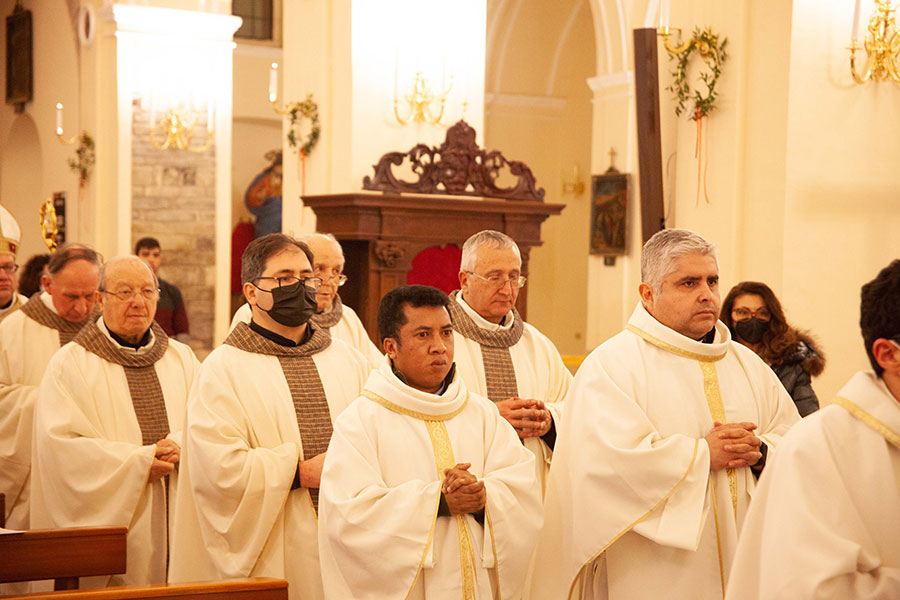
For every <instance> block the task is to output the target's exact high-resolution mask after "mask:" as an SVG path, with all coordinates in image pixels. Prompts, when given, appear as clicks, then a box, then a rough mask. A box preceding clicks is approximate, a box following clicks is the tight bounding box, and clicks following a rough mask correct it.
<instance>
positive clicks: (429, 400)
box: [319, 285, 541, 600]
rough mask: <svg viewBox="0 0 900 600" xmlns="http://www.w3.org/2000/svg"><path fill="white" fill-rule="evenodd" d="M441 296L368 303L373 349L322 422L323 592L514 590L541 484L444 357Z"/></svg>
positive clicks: (500, 423)
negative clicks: (341, 406)
mask: <svg viewBox="0 0 900 600" xmlns="http://www.w3.org/2000/svg"><path fill="white" fill-rule="evenodd" d="M449 303H450V300H449V299H448V298H447V295H446V294H444V293H443V292H441V291H440V290H437V289H435V288H431V287H427V286H420V285H411V286H401V287H399V288H396V289H394V290H392V291H390V292H388V293H387V294H386V295H385V297H384V298H383V299H382V301H381V305H380V307H379V311H378V330H379V336H380V337H381V338H382V340H383V345H384V349H385V352H386V353H387V357H386V358H385V359H384V362H383V363H382V364H381V367H380V368H379V369H378V370H377V371H373V372H372V374H371V375H370V376H369V379H368V380H367V381H366V386H365V389H363V391H362V393H361V394H360V397H359V398H358V399H357V400H356V401H355V402H354V403H353V404H351V405H350V407H348V408H347V410H345V411H344V413H343V414H342V415H341V416H340V417H339V418H338V420H337V422H336V423H335V429H334V437H333V438H332V441H331V446H330V447H329V449H328V457H327V458H326V459H325V468H324V470H323V471H322V495H321V503H320V505H319V506H320V513H319V518H320V521H319V548H320V554H321V557H322V579H323V581H324V584H325V595H326V598H329V599H331V600H344V599H347V598H354V599H355V600H362V599H371V600H376V599H377V600H380V599H382V598H409V599H426V598H427V599H428V600H444V599H446V600H449V599H453V600H458V599H465V600H476V599H488V598H507V599H510V600H515V599H517V598H521V597H522V595H523V592H524V584H525V576H526V573H527V570H528V566H529V559H530V557H531V555H532V551H533V548H534V542H535V539H536V535H537V531H538V529H539V528H540V525H541V495H540V488H539V486H538V483H537V480H536V478H535V475H534V455H532V454H531V453H530V452H529V451H528V450H526V449H525V448H524V447H523V446H522V444H521V443H520V442H519V439H518V438H517V437H516V435H515V433H514V432H513V430H512V428H511V427H510V426H509V425H508V424H507V423H506V421H504V420H503V418H502V417H501V416H500V414H499V412H498V411H497V409H496V407H495V406H494V405H493V403H491V402H490V401H489V400H488V399H486V398H484V397H482V396H479V395H477V394H475V393H470V392H468V391H467V389H466V386H465V384H464V383H463V381H462V379H461V378H460V377H459V375H458V374H456V373H455V367H454V364H453V347H454V341H453V339H454V338H453V328H452V325H451V323H450V314H449V312H448V310H447V307H448V305H449Z"/></svg>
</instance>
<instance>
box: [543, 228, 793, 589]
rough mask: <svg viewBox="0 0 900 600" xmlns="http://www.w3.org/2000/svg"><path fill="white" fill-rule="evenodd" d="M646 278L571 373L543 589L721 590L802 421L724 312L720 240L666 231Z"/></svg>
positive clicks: (653, 241)
mask: <svg viewBox="0 0 900 600" xmlns="http://www.w3.org/2000/svg"><path fill="white" fill-rule="evenodd" d="M641 280H642V283H641V285H640V288H639V292H640V297H641V302H640V303H638V305H637V308H635V310H634V313H633V314H632V315H631V318H630V319H629V320H628V324H627V325H626V328H625V331H623V332H621V333H619V334H618V335H616V336H614V337H613V338H611V339H609V340H608V341H606V342H605V343H603V344H602V345H600V346H599V347H598V348H597V349H596V350H594V351H593V352H592V353H591V355H590V356H588V358H587V360H586V361H585V362H584V364H582V366H581V368H580V369H579V370H578V374H577V375H576V377H575V382H574V384H573V386H572V391H571V393H570V395H569V398H568V407H567V414H566V420H565V422H564V423H563V424H562V427H561V431H560V436H559V442H558V443H557V445H556V453H555V457H554V461H553V469H552V470H551V472H550V483H549V487H548V490H547V498H546V502H545V507H544V508H545V528H544V531H543V532H542V534H541V539H540V541H539V543H538V560H537V564H538V565H540V566H541V568H539V569H538V570H537V573H536V575H535V579H534V583H535V585H534V589H533V590H532V597H534V598H610V599H615V598H629V599H635V600H640V599H642V598H662V597H665V598H710V599H711V598H717V599H718V598H722V595H723V594H724V590H725V585H726V581H727V578H728V574H729V570H730V568H731V559H732V557H733V556H734V551H735V548H736V545H737V538H738V532H739V531H740V529H741V523H742V521H743V519H744V515H745V514H746V511H747V506H748V504H749V502H750V494H751V493H752V490H753V488H754V487H755V484H756V477H755V475H756V474H757V473H758V472H759V470H761V468H762V465H763V464H764V462H765V457H766V453H767V452H770V451H771V450H772V449H773V448H774V447H775V445H776V444H777V443H778V441H779V440H780V438H781V436H782V435H783V434H784V433H785V432H786V431H787V429H788V428H789V427H790V426H791V425H792V424H793V423H795V422H797V421H799V420H800V415H799V414H797V409H796V408H795V407H794V404H793V402H792V401H791V398H790V396H788V394H787V392H785V391H784V388H783V387H782V386H781V384H780V383H779V381H778V378H777V377H776V376H775V374H774V373H773V372H772V370H771V369H770V368H769V367H768V366H766V364H765V363H763V362H762V361H761V360H760V359H759V358H758V357H757V356H756V354H754V353H753V352H752V351H750V350H749V349H747V348H746V347H744V346H742V345H741V344H739V343H736V342H734V341H732V339H731V336H730V334H729V331H728V328H727V327H725V325H724V324H722V323H721V322H719V321H718V320H717V317H718V314H719V270H718V263H717V261H716V251H715V248H714V247H713V246H712V244H710V243H708V242H707V241H706V240H704V239H703V238H702V237H700V236H699V235H697V234H696V233H693V232H690V231H686V230H680V229H669V230H665V231H661V232H659V233H657V234H656V235H654V236H653V237H652V238H650V240H648V241H647V243H646V244H645V245H644V249H643V252H642V254H641Z"/></svg>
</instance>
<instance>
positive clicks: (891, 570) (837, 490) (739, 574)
mask: <svg viewBox="0 0 900 600" xmlns="http://www.w3.org/2000/svg"><path fill="white" fill-rule="evenodd" d="M898 305H900V260H894V261H893V262H891V264H890V265H888V266H887V267H885V268H884V269H882V270H881V272H880V273H879V274H878V276H877V277H875V279H873V280H872V281H870V282H869V283H867V284H865V285H864V286H863V287H862V294H861V303H860V319H859V324H860V329H861V330H862V337H863V342H864V344H865V349H866V354H867V355H868V357H869V363H870V364H871V365H872V370H871V371H860V372H858V373H856V374H855V375H854V376H853V377H852V378H851V379H850V381H849V382H847V384H846V385H845V386H844V387H843V389H841V391H840V392H838V395H837V398H836V399H835V400H834V402H833V403H832V404H831V405H830V406H826V407H825V408H823V409H822V410H820V411H818V412H816V413H813V414H812V415H811V416H809V417H807V419H804V420H803V421H802V422H801V423H799V424H798V425H797V426H796V427H794V428H793V429H792V430H791V431H790V433H788V435H787V436H786V437H785V438H784V441H783V442H782V444H781V447H780V448H779V449H778V455H777V456H776V458H775V460H774V461H772V462H771V463H770V464H769V466H767V467H766V473H765V474H764V475H763V477H762V478H761V479H760V482H759V487H758V488H757V489H756V493H755V494H754V496H753V504H752V505H751V506H750V512H749V513H748V514H747V520H746V522H745V526H744V532H743V533H742V535H741V541H740V543H739V544H738V550H737V554H736V555H735V562H734V567H733V569H732V574H731V580H730V581H729V582H728V593H727V595H726V598H727V599H728V600H750V599H759V600H780V599H782V598H791V599H793V598H823V599H834V600H843V599H845V598H856V599H860V600H863V599H865V600H875V599H884V600H888V599H894V598H900V311H898V310H897V306H898Z"/></svg>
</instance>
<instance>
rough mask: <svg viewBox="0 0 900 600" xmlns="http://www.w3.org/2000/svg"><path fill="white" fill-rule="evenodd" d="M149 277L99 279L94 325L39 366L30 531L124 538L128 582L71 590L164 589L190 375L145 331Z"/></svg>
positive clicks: (121, 263)
mask: <svg viewBox="0 0 900 600" xmlns="http://www.w3.org/2000/svg"><path fill="white" fill-rule="evenodd" d="M158 298H159V288H158V287H157V280H156V276H155V275H154V274H153V271H151V270H150V267H148V266H147V265H146V264H145V263H144V262H143V261H142V260H141V259H139V258H138V257H136V256H122V257H119V258H114V259H112V260H110V261H109V262H107V263H106V264H104V265H103V266H102V267H101V269H100V282H99V291H98V292H97V303H98V304H99V306H100V311H101V317H100V318H99V319H98V320H97V321H91V322H89V323H87V324H86V325H85V326H84V327H82V328H81V331H79V332H78V334H77V335H76V336H75V338H74V339H73V340H72V343H70V344H66V345H65V346H63V347H62V348H61V349H60V350H59V351H58V352H57V353H56V354H54V355H53V358H52V359H51V360H50V364H49V365H48V366H47V371H46V373H45V374H44V378H43V380H42V381H41V387H40V390H39V392H38V399H37V402H36V403H35V408H34V446H33V458H32V461H33V462H32V477H31V486H32V487H31V525H32V527H33V528H35V529H54V528H61V527H127V528H128V537H127V548H126V550H127V565H126V567H127V570H126V572H125V573H124V574H120V575H113V576H98V577H87V578H82V579H81V587H103V586H105V585H127V584H139V585H146V584H150V583H163V582H164V581H165V580H166V564H167V562H168V555H169V531H170V526H171V510H170V509H171V506H172V504H171V498H173V497H174V492H175V490H176V489H177V483H178V472H177V470H176V469H175V467H176V465H177V464H178V462H179V458H180V454H181V445H182V443H183V442H182V422H183V420H184V410H185V402H186V400H187V394H188V390H190V388H191V385H192V384H193V381H194V376H195V374H196V372H197V370H198V369H199V364H198V363H197V359H196V358H195V357H194V353H193V352H192V351H191V349H190V348H189V347H188V346H186V345H184V344H182V343H180V342H177V341H175V340H170V339H169V338H168V337H166V334H165V332H164V331H163V330H162V329H161V328H160V327H159V325H157V324H156V323H155V322H154V321H153V315H154V314H155V312H156V301H157V299H158Z"/></svg>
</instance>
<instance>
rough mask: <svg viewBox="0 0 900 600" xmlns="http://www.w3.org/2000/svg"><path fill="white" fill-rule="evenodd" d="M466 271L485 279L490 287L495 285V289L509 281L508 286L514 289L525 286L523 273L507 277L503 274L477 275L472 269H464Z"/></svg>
mask: <svg viewBox="0 0 900 600" xmlns="http://www.w3.org/2000/svg"><path fill="white" fill-rule="evenodd" d="M466 273H468V274H469V275H474V276H475V277H477V278H478V279H482V280H484V281H487V282H488V283H489V284H490V285H491V287H495V288H497V289H500V288H502V287H503V286H505V285H506V284H507V283H509V286H510V287H511V288H512V289H514V290H517V289H519V288H520V287H524V286H525V276H524V275H519V276H518V277H510V278H508V279H507V278H506V277H504V276H503V275H490V276H489V277H485V276H484V275H479V274H478V273H475V272H473V271H466Z"/></svg>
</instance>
